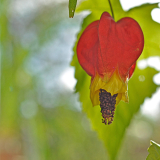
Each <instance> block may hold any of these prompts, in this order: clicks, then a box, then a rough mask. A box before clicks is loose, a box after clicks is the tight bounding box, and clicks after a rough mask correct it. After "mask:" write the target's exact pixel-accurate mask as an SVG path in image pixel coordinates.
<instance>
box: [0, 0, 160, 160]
mask: <svg viewBox="0 0 160 160" xmlns="http://www.w3.org/2000/svg"><path fill="white" fill-rule="evenodd" d="M93 4H94V3H93ZM67 6H68V0H64V1H56V0H54V1H52V0H36V1H35V0H28V1H26V0H14V1H11V0H5V1H4V0H2V1H1V5H0V7H1V8H0V23H1V25H0V33H1V36H0V50H1V57H0V58H1V74H0V76H1V99H0V105H1V106H0V159H1V160H54V159H55V160H61V159H65V160H75V159H76V160H78V159H84V160H85V159H86V160H88V159H91V160H98V159H102V160H103V159H106V157H107V153H106V150H105V147H104V144H103V143H102V142H101V141H100V140H99V139H98V135H97V133H96V132H94V131H93V130H92V129H91V126H90V121H89V120H88V119H87V116H86V115H85V114H84V113H83V112H81V109H80V104H79V102H78V100H77V99H78V94H77V93H73V90H71V89H69V88H67V87H66V86H65V85H64V83H62V81H61V75H62V74H63V73H64V72H65V71H66V69H67V68H69V66H70V65H69V63H70V61H71V55H72V52H71V48H72V46H73V42H74V41H75V39H76V37H75V34H76V33H77V31H78V29H79V26H80V23H81V20H82V18H83V17H84V16H83V15H81V14H79V15H75V17H74V19H69V18H68V7H67ZM104 6H105V5H102V7H103V8H104ZM93 7H94V6H93ZM115 7H116V6H115ZM106 8H107V9H108V10H109V8H108V6H106ZM97 13H98V11H97ZM93 15H94V16H93ZM95 15H96V11H95V13H92V14H91V15H90V16H89V17H92V18H93V20H94V19H95ZM98 15H100V14H98ZM98 15H97V18H99V17H98ZM87 19H88V18H86V19H85V21H86V25H87V24H88V23H89V21H87ZM76 65H77V66H78V67H77V68H76V75H77V74H78V72H79V74H80V76H81V77H82V78H84V79H82V78H81V81H78V83H77V87H78V86H79V88H83V87H84V86H85V87H84V88H83V90H84V89H86V93H85V94H84V96H85V99H86V101H88V102H87V103H88V108H89V109H91V110H90V111H91V112H90V114H92V112H94V111H95V109H97V110H98V107H97V108H94V109H93V108H92V107H90V106H89V105H90V102H89V99H88V98H89V96H88V95H87V94H88V88H89V80H88V79H89V77H87V75H86V74H85V73H84V71H82V69H81V68H80V67H79V64H78V63H77V64H76ZM148 72H149V74H151V75H150V76H149V74H147V73H148ZM155 73H156V71H155V70H154V69H151V68H147V69H144V70H139V69H138V68H137V69H136V72H135V80H136V81H137V83H141V84H143V82H139V81H138V79H137V78H136V77H137V76H138V75H139V74H141V75H142V74H143V75H144V76H145V78H146V80H147V81H145V82H144V83H145V85H147V86H148V91H146V90H145V88H146V87H145V85H142V86H141V89H143V90H144V91H145V93H143V94H142V93H141V92H140V91H138V93H139V94H140V96H141V94H142V97H143V98H144V96H147V95H149V96H150V95H151V92H154V91H155V88H156V85H155V84H153V83H152V76H153V75H154V74H155ZM83 76H84V77H83ZM133 78H134V77H133ZM85 80H86V81H85ZM130 83H131V84H130V86H131V85H132V84H133V85H135V82H134V80H133V81H130ZM137 83H136V87H135V89H137V88H138V87H139V85H137ZM130 86H129V87H130ZM130 92H132V91H131V90H130ZM129 94H130V93H129ZM81 96H82V94H81V93H80V98H81ZM136 96H138V95H136ZM130 100H131V95H130ZM132 101H134V99H133V98H132ZM138 101H139V103H142V102H143V101H142V99H140V100H138ZM136 103H138V102H136ZM132 104H133V103H132ZM125 105H126V104H125ZM124 107H125V106H122V108H124ZM119 108H121V107H120V106H119ZM117 109H118V108H117ZM128 109H129V108H128ZM130 109H131V111H132V110H138V109H137V108H134V107H132V108H131V107H130ZM83 110H84V109H83ZM131 111H129V110H127V112H126V114H127V115H128V117H130V114H133V113H132V112H131ZM117 112H118V111H117ZM121 112H122V111H121ZM98 113H99V111H98ZM87 114H88V113H87ZM97 117H98V118H99V115H97ZM115 118H116V117H115ZM125 118H126V117H125ZM98 120H99V119H98ZM121 120H123V118H122V119H121ZM115 121H116V120H115ZM140 121H142V118H141V117H140V118H139V119H138V120H136V124H138V123H139V122H140ZM143 121H145V123H146V124H147V125H149V124H150V123H151V124H150V125H149V126H151V127H150V130H153V133H152V134H149V135H148V137H147V138H145V139H141V138H139V137H137V136H136V135H135V133H134V132H132V134H129V133H128V132H127V136H126V137H125V139H124V144H123V145H122V149H121V150H120V155H119V159H125V157H127V159H132V158H133V157H135V153H137V148H136V147H137V144H138V145H139V150H142V149H143V150H145V151H146V152H144V153H141V152H139V154H136V156H137V157H136V159H139V160H141V159H143V158H144V157H146V156H147V147H148V143H147V140H148V139H150V138H152V139H158V137H159V131H160V130H159V129H160V126H159V121H157V123H153V122H151V120H150V119H147V120H146V119H145V120H143ZM146 121H147V122H146ZM97 123H99V122H97ZM127 123H128V122H125V125H126V124H127ZM136 127H137V125H136ZM134 128H135V125H132V124H131V125H130V129H129V131H132V130H134ZM142 128H143V127H142ZM140 131H141V130H140ZM144 131H148V130H147V129H146V128H144ZM117 135H118V133H117ZM105 136H107V135H105ZM114 136H115V135H114ZM128 139H130V142H132V146H133V147H127V148H126V146H130V145H129V143H128V142H129V140H128ZM132 140H133V141H132ZM144 141H145V143H144ZM157 142H158V140H157ZM135 143H136V144H135ZM124 154H125V155H124ZM133 159H134V158H133Z"/></svg>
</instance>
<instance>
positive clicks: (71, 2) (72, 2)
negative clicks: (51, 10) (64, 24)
mask: <svg viewBox="0 0 160 160" xmlns="http://www.w3.org/2000/svg"><path fill="white" fill-rule="evenodd" d="M76 4H77V0H69V18H73V17H74V12H75V9H76Z"/></svg>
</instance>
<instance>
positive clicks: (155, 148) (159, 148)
mask: <svg viewBox="0 0 160 160" xmlns="http://www.w3.org/2000/svg"><path fill="white" fill-rule="evenodd" d="M150 143H151V146H150V147H149V148H148V152H149V155H148V156H147V159H146V160H160V145H159V144H157V143H156V142H154V141H151V142H150Z"/></svg>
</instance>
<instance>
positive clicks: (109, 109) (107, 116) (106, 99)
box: [99, 89, 118, 125]
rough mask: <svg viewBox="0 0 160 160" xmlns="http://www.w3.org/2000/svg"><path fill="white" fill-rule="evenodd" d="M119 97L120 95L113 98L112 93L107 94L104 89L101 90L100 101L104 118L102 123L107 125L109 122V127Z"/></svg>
mask: <svg viewBox="0 0 160 160" xmlns="http://www.w3.org/2000/svg"><path fill="white" fill-rule="evenodd" d="M117 95H118V93H117V94H114V95H113V96H111V93H109V92H107V91H106V90H104V89H100V92H99V101H100V107H101V113H102V117H103V118H104V119H102V123H105V124H107V120H108V125H109V124H111V123H112V121H113V117H114V111H115V104H116V97H117Z"/></svg>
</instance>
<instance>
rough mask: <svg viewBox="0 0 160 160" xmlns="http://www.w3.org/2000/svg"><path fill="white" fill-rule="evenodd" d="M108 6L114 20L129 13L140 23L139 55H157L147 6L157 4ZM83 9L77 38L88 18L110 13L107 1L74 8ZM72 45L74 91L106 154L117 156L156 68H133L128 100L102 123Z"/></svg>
mask: <svg viewBox="0 0 160 160" xmlns="http://www.w3.org/2000/svg"><path fill="white" fill-rule="evenodd" d="M104 4H105V5H104ZM112 6H113V11H114V17H115V21H118V20H119V19H121V18H123V17H132V18H134V19H135V20H136V21H138V23H139V24H140V26H141V28H142V30H143V33H144V38H145V46H144V51H143V53H142V56H141V57H140V59H143V58H148V57H149V56H155V55H160V52H159V44H160V35H159V34H160V32H159V28H160V24H158V23H156V22H154V21H153V20H152V18H151V10H152V9H153V8H155V7H158V4H144V5H142V6H139V7H135V8H132V9H130V10H129V11H126V12H125V11H124V10H123V9H122V7H121V5H120V2H119V0H113V1H112ZM83 10H90V11H91V13H90V14H89V15H88V16H87V17H86V18H85V19H84V21H83V24H82V28H81V31H80V33H79V34H78V37H77V39H79V37H80V35H81V34H82V32H83V30H84V29H85V28H86V26H87V25H89V24H90V23H91V22H93V21H95V20H98V19H99V18H100V16H101V14H102V13H103V12H104V11H107V12H109V13H110V7H109V4H107V2H106V1H104V0H101V1H99V0H94V1H91V0H88V1H84V2H82V3H81V4H80V6H79V7H78V8H77V11H83ZM110 14H111V13H110ZM151 28H152V29H151ZM76 45H77V42H76V44H75V47H74V52H75V54H74V57H73V61H72V65H73V66H75V68H76V73H75V78H76V79H77V80H78V81H77V85H76V91H77V92H79V94H80V101H81V102H82V104H83V111H84V112H85V113H86V114H87V116H88V117H89V118H90V120H91V122H92V126H93V128H94V130H96V131H97V132H98V134H99V137H100V138H101V139H102V140H103V141H104V143H105V146H106V148H107V151H108V154H109V155H110V158H111V159H112V160H114V159H115V158H116V156H117V153H118V150H119V147H120V145H121V141H122V138H123V137H124V134H125V130H126V128H127V127H128V126H129V124H130V122H131V119H132V118H133V116H134V115H135V114H136V113H137V111H138V110H139V109H140V105H141V104H142V103H143V101H144V99H145V98H146V97H151V95H152V94H153V93H154V92H155V91H156V88H157V85H156V84H154V82H153V80H152V79H153V76H154V75H155V74H156V73H158V72H157V71H156V70H154V69H151V68H146V69H144V70H140V69H138V68H136V70H135V73H134V75H133V77H132V78H131V80H130V81H129V87H128V88H129V104H127V103H124V102H121V103H120V104H119V105H118V106H117V109H116V111H115V118H114V121H113V124H111V125H110V126H105V125H104V124H102V122H101V114H100V107H98V106H96V107H94V108H92V104H91V101H90V98H89V97H90V96H89V95H90V89H89V86H90V79H91V78H90V77H89V76H88V75H87V74H86V73H85V71H83V69H82V68H81V66H80V65H79V64H78V60H77V56H76ZM141 76H143V77H144V78H145V80H143V81H141V80H140V79H139V78H140V77H141ZM147 86H149V87H147Z"/></svg>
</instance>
